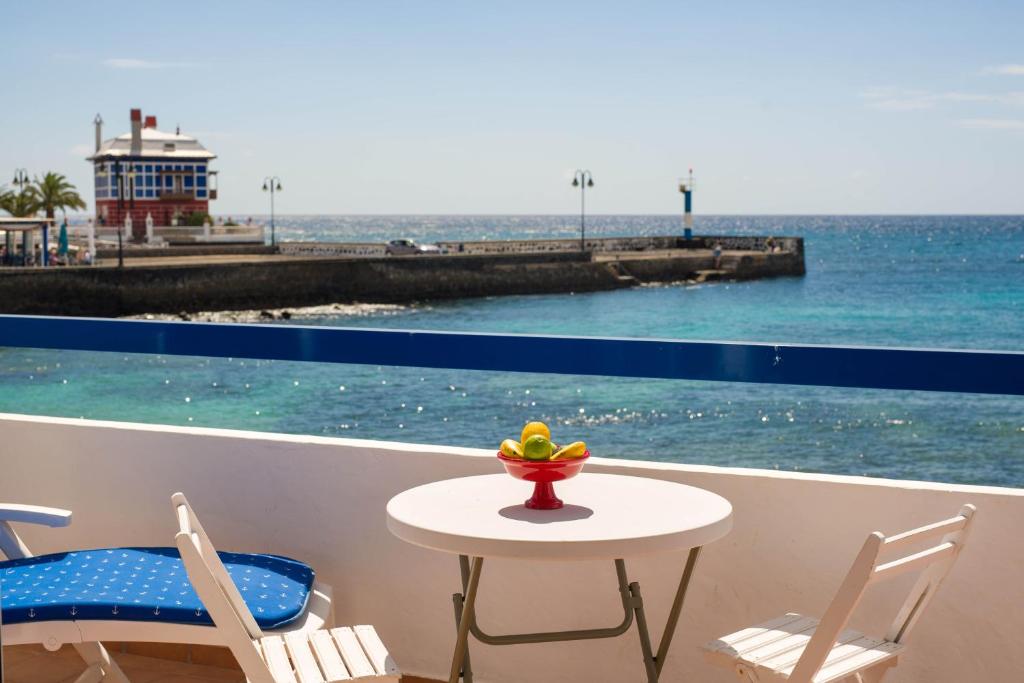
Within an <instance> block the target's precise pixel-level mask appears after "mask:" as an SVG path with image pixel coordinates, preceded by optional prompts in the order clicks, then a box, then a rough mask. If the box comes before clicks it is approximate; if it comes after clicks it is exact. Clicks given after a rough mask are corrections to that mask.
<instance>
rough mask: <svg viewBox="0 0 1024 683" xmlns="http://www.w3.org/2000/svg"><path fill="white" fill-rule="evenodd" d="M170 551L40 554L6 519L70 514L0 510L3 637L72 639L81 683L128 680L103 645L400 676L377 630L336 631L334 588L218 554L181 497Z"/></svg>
mask: <svg viewBox="0 0 1024 683" xmlns="http://www.w3.org/2000/svg"><path fill="white" fill-rule="evenodd" d="M172 504H173V506H174V510H175V514H176V515H177V518H178V524H179V533H178V534H177V536H176V538H175V542H176V545H177V547H175V548H101V549H95V550H75V551H69V552H63V553H53V554H49V555H42V556H37V557H34V556H32V554H31V553H30V552H29V550H28V548H27V547H25V545H24V543H22V542H21V539H20V538H18V536H17V534H16V533H15V532H14V530H13V529H12V528H11V526H10V524H9V523H8V522H29V523H37V524H47V525H49V526H67V525H68V524H70V522H71V513H70V512H69V511H67V510H56V509H51V508H38V507H33V506H17V505H6V506H0V550H2V551H3V552H4V554H5V555H6V556H7V557H8V558H9V560H8V561H6V562H0V578H2V580H3V590H2V607H3V643H4V644H5V645H15V644H27V643H42V644H43V645H44V646H45V647H47V648H48V649H50V650H56V649H58V648H59V647H60V646H61V645H63V644H65V643H68V644H71V645H73V646H74V647H75V648H76V650H77V651H78V652H79V654H80V655H81V656H82V658H83V659H84V660H85V661H86V663H87V665H88V668H87V670H86V671H85V673H83V674H82V676H81V677H80V678H79V679H78V683H90V682H91V683H95V682H98V681H101V680H103V681H108V682H111V683H125V682H126V681H127V679H126V678H125V677H124V674H123V673H122V672H121V671H120V669H119V668H118V666H117V664H116V663H115V662H114V661H113V660H112V659H111V658H110V656H109V654H108V653H107V651H106V650H105V649H104V648H103V646H102V645H101V644H100V643H101V641H120V642H125V641H130V642H162V643H186V644H202V645H216V646H224V647H228V648H229V649H230V650H231V652H232V653H233V654H234V656H235V658H236V660H238V663H239V665H240V666H241V668H242V670H243V672H244V673H245V674H246V676H247V678H248V679H249V681H250V683H321V682H323V681H333V680H375V681H381V682H384V681H395V682H397V681H398V677H399V674H398V670H397V667H396V666H395V665H394V662H393V660H391V658H390V656H389V655H388V654H387V650H386V649H385V648H384V646H383V644H381V642H380V639H379V638H378V637H377V634H376V632H375V631H374V630H373V627H371V626H357V627H355V628H354V629H348V628H334V629H332V628H331V626H333V610H332V604H331V589H330V587H329V586H326V585H324V584H321V583H319V582H317V581H316V580H315V575H314V572H313V570H312V569H311V568H310V567H309V566H308V565H305V564H303V563H301V562H298V561H296V560H292V559H289V558H284V557H279V556H275V555H263V554H241V553H226V552H220V553H218V552H217V551H216V550H215V549H214V547H213V545H212V544H211V543H210V539H209V537H208V536H207V535H206V533H205V531H204V530H203V527H202V525H201V524H200V523H199V520H198V519H197V518H196V516H195V512H194V511H193V510H192V508H191V507H190V506H189V504H188V501H187V500H186V499H185V496H184V495H182V494H180V493H177V494H175V495H174V496H173V497H172Z"/></svg>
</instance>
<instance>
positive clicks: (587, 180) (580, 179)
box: [572, 169, 594, 251]
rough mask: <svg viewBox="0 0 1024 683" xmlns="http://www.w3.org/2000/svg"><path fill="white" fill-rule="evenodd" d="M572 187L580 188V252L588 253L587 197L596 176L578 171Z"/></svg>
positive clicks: (574, 176) (573, 178) (588, 172)
mask: <svg viewBox="0 0 1024 683" xmlns="http://www.w3.org/2000/svg"><path fill="white" fill-rule="evenodd" d="M572 186H573V187H578V188H580V251H586V247H585V242H586V237H587V219H586V195H587V188H588V187H593V186H594V176H593V175H592V174H591V173H590V171H581V170H579V169H576V172H575V173H574V174H573V177H572Z"/></svg>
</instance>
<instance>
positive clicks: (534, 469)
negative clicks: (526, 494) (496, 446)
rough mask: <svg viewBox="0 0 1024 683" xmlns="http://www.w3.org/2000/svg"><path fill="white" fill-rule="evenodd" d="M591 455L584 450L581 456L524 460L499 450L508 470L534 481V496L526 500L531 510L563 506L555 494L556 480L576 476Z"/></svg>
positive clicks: (499, 456)
mask: <svg viewBox="0 0 1024 683" xmlns="http://www.w3.org/2000/svg"><path fill="white" fill-rule="evenodd" d="M589 457H590V451H584V453H583V455H582V456H581V457H579V458H567V459H565V460H524V459H522V458H510V457H508V456H506V455H504V454H503V453H502V452H501V451H498V460H500V461H501V464H502V465H504V466H505V471H506V472H508V473H509V474H511V475H512V476H513V477H515V478H516V479H522V480H523V481H532V482H533V484H534V487H533V496H532V497H531V498H530V499H529V500H527V501H526V507H528V508H530V509H531V510H557V509H558V508H560V507H562V501H561V500H560V499H559V498H557V497H556V496H555V487H554V486H553V484H554V482H556V481H562V480H564V479H569V478H571V477H575V476H576V475H577V474H579V473H580V470H582V469H583V463H584V462H585V461H586V459H587V458H589Z"/></svg>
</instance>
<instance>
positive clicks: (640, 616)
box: [629, 581, 658, 683]
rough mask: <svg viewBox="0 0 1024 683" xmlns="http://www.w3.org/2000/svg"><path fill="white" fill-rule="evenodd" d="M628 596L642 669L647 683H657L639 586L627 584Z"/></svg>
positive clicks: (655, 664) (655, 665)
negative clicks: (631, 605)
mask: <svg viewBox="0 0 1024 683" xmlns="http://www.w3.org/2000/svg"><path fill="white" fill-rule="evenodd" d="M629 592H630V595H632V596H633V612H634V614H636V631H637V635H638V636H640V652H641V653H642V654H643V656H644V669H645V670H646V671H647V683H658V664H657V662H655V661H654V653H653V652H652V651H651V634H650V632H649V631H648V630H647V616H646V615H645V614H644V598H643V596H642V595H641V594H640V584H639V583H637V582H635V581H634V582H633V583H631V584H629Z"/></svg>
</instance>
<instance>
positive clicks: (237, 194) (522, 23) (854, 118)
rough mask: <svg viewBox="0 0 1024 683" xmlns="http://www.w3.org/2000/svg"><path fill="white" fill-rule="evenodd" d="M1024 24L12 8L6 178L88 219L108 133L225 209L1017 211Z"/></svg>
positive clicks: (965, 19)
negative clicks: (133, 130) (56, 196)
mask: <svg viewBox="0 0 1024 683" xmlns="http://www.w3.org/2000/svg"><path fill="white" fill-rule="evenodd" d="M1022 27H1024V3H1022V2H1019V0H1018V1H1017V2H961V3H955V4H951V3H944V2H921V3H909V2H898V3H895V2H879V3H874V2H843V3H835V2H752V3H742V4H741V3H710V2H704V3H694V2H682V1H679V0H676V1H674V2H663V3H661V2H630V3H627V2H616V3H603V2H597V1H595V0H591V1H589V2H579V3H577V2H568V1H563V2H538V3H533V2H525V1H519V2H508V3H497V2H402V3H395V2H385V1H373V2H315V3H314V2H286V1H284V0H279V1H277V2H266V3H265V2H256V1H253V0H246V1H244V2H229V1H226V0H225V1H217V2H211V1H209V0H205V1H203V2H196V3H191V2H185V1H180V0H179V1H177V2H173V3H154V2H138V1H136V2H132V3H121V2H116V1H105V2H8V3H5V4H4V7H3V9H2V14H0V60H2V63H3V64H4V67H5V76H6V79H5V80H6V81H7V83H6V87H5V88H4V90H3V94H2V95H0V181H4V180H7V176H9V175H11V174H12V172H13V169H14V168H17V167H27V168H28V169H29V170H30V172H40V171H44V170H49V169H52V170H58V171H61V172H63V173H65V174H67V175H68V176H69V177H70V178H71V180H72V181H73V182H75V183H76V184H77V185H78V186H79V187H80V188H81V189H83V190H85V191H86V192H85V194H87V195H88V198H89V200H90V202H89V203H90V208H91V204H92V202H91V198H92V176H91V171H90V167H89V165H88V164H87V163H86V162H85V161H84V160H83V157H84V156H86V155H87V154H88V153H89V152H90V151H91V146H92V140H93V131H92V125H91V122H92V119H93V117H94V116H95V114H96V113H97V112H99V113H101V114H102V115H103V118H104V119H105V120H106V128H105V131H104V132H105V135H104V137H111V136H113V135H116V134H120V133H124V132H127V131H128V127H129V122H128V109H129V108H130V107H141V108H142V110H143V113H144V114H156V115H157V116H158V118H159V122H160V127H161V128H164V129H173V127H174V126H175V125H176V124H180V125H181V128H182V132H185V133H189V134H195V135H197V136H198V137H199V139H200V140H201V141H202V142H203V143H204V144H206V145H207V146H208V147H209V148H211V149H212V150H213V151H214V152H215V153H216V154H218V156H219V159H218V160H217V161H216V162H215V168H218V169H220V171H221V184H220V188H221V199H220V200H218V201H216V202H214V203H213V209H212V210H213V212H214V213H219V214H236V215H244V214H247V213H265V212H266V211H267V208H266V206H267V198H266V196H265V195H264V194H263V193H262V192H260V189H259V188H260V184H261V181H262V178H263V177H264V176H265V175H267V174H277V175H279V176H281V178H282V179H283V181H284V188H285V191H284V192H283V193H282V194H281V195H280V196H279V197H278V199H279V211H281V212H283V213H572V212H574V211H576V210H577V208H578V194H576V193H574V192H573V190H572V189H571V188H570V187H569V174H570V172H571V170H572V169H573V168H577V167H584V168H589V169H590V170H591V171H592V172H593V174H594V178H595V180H596V187H595V188H594V190H593V192H592V193H588V205H589V208H590V210H592V211H593V212H595V213H673V212H678V211H679V209H680V205H681V201H680V197H679V194H678V193H677V191H676V188H675V181H676V179H677V178H678V177H679V176H681V175H683V174H684V173H685V171H686V169H687V168H688V167H689V166H693V167H694V168H695V170H696V174H697V177H698V187H697V194H696V195H695V206H696V209H697V211H698V213H701V212H703V213H1024V39H1022V36H1024V33H1022V31H1024V28H1022Z"/></svg>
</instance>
